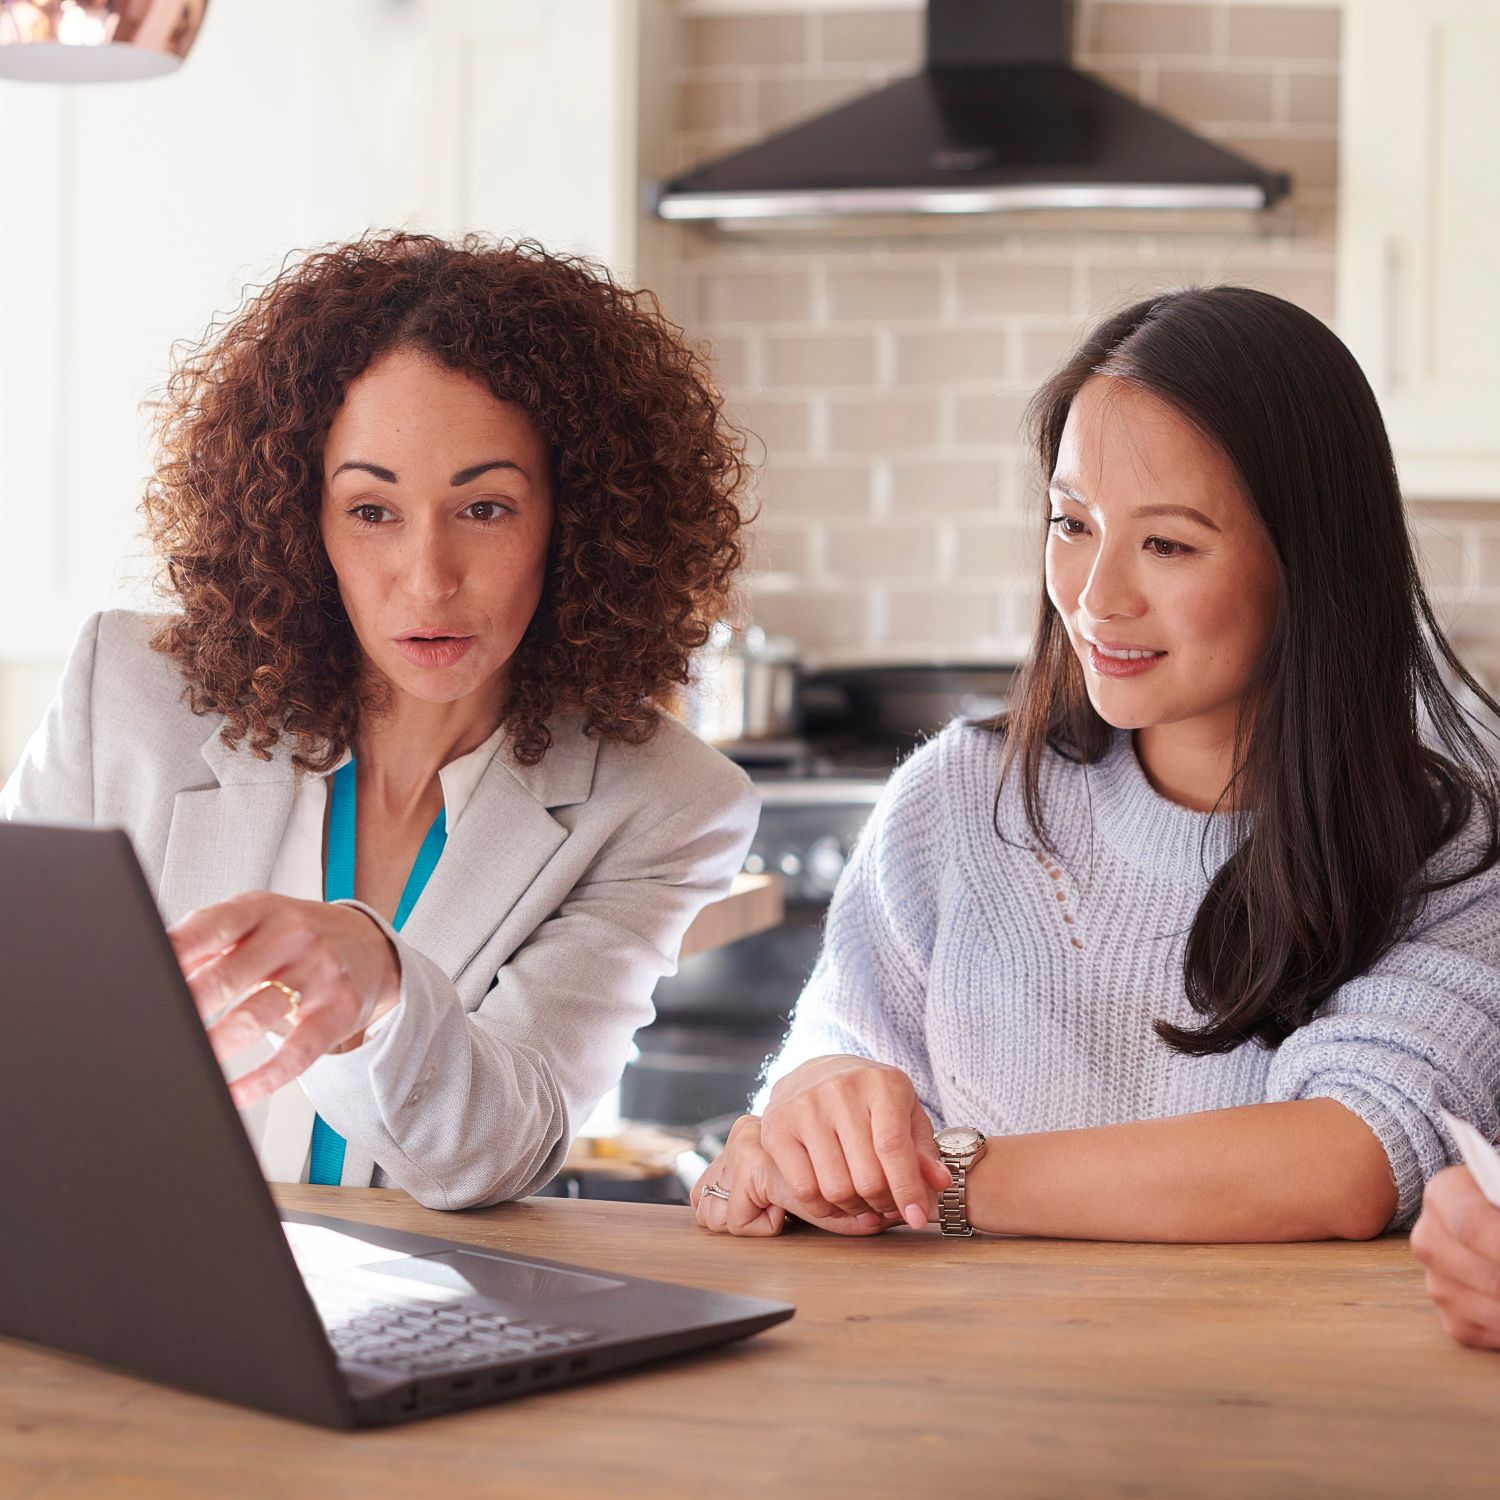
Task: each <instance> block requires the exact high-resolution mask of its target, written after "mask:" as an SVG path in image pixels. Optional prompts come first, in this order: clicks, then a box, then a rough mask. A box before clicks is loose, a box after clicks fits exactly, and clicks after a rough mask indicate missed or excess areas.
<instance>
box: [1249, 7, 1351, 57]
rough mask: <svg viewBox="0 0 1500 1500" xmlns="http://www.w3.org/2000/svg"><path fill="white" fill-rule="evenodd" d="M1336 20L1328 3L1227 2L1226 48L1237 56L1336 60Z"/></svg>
mask: <svg viewBox="0 0 1500 1500" xmlns="http://www.w3.org/2000/svg"><path fill="white" fill-rule="evenodd" d="M1340 20H1341V17H1340V15H1339V10H1338V7H1337V6H1332V5H1329V6H1316V7H1312V8H1308V7H1304V6H1300V5H1231V6H1230V7H1229V27H1228V32H1227V43H1228V48H1229V51H1230V53H1231V54H1234V55H1237V56H1240V57H1266V58H1295V59H1298V60H1302V59H1308V58H1311V59H1316V60H1317V61H1319V62H1337V61H1338V55H1339V29H1340Z"/></svg>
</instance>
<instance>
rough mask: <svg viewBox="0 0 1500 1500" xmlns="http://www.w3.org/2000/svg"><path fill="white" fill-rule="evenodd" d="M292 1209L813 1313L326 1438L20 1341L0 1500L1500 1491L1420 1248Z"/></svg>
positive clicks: (327, 1200) (667, 1215) (356, 1201)
mask: <svg viewBox="0 0 1500 1500" xmlns="http://www.w3.org/2000/svg"><path fill="white" fill-rule="evenodd" d="M277 1193H278V1196H279V1197H280V1198H281V1199H282V1201H283V1202H284V1203H286V1204H287V1205H289V1206H293V1207H298V1208H308V1209H314V1210H318V1211H322V1212H331V1213H339V1214H343V1215H345V1216H347V1217H350V1218H360V1219H365V1220H368V1221H369V1222H371V1223H379V1224H387V1225H392V1226H396V1227H399V1228H403V1229H415V1230H421V1231H426V1232H428V1233H438V1234H442V1235H447V1236H450V1237H453V1238H458V1239H466V1240H471V1241H473V1242H475V1243H483V1244H487V1245H493V1246H497V1247H505V1248H510V1249H518V1250H524V1251H532V1252H535V1253H536V1254H539V1255H544V1256H549V1257H553V1258H556V1259H560V1260H574V1261H579V1262H582V1263H583V1264H586V1265H594V1266H599V1267H602V1268H606V1269H610V1270H617V1271H626V1272H632V1273H636V1274H640V1275H645V1276H658V1277H665V1278H668V1279H673V1280H679V1281H684V1282H690V1283H695V1284H698V1285H701V1286H713V1287H720V1288H723V1289H726V1290H731V1291H741V1292H746V1293H751V1294H754V1295H759V1296H765V1297H772V1298H779V1299H784V1300H787V1301H792V1302H795V1303H797V1304H798V1312H797V1316H796V1317H795V1318H794V1319H792V1321H791V1322H789V1323H785V1324H782V1325H781V1326H779V1327H777V1328H773V1329H771V1330H769V1331H767V1332H766V1333H763V1334H760V1335H758V1336H757V1337H755V1338H753V1339H751V1340H748V1341H747V1342H745V1343H743V1344H740V1345H732V1346H729V1347H728V1348H725V1349H721V1350H719V1351H716V1352H710V1353H707V1354H702V1355H697V1356H693V1357H691V1358H688V1359H682V1360H678V1361H676V1362H670V1363H667V1364H663V1365H659V1366H654V1367H649V1368H644V1369H641V1370H638V1371H636V1372H635V1373H633V1374H627V1375H625V1376H620V1377H615V1378H612V1379H609V1380H605V1381H601V1382H599V1383H598V1384H596V1385H589V1386H580V1387H575V1388H573V1389H571V1390H564V1391H557V1392H554V1393H551V1394H544V1395H538V1396H532V1397H529V1398H525V1399H522V1400H519V1401H515V1402H511V1403H509V1404H503V1405H499V1406H492V1407H487V1408H484V1409H481V1410H476V1411H470V1412H465V1413H461V1414H458V1415H453V1416H446V1417H438V1418H435V1419H432V1420H430V1421H425V1422H419V1423H416V1424H414V1425H412V1426H409V1427H403V1428H388V1429H383V1430H379V1431H372V1432H364V1433H337V1432H326V1431H322V1430H320V1429H317V1428H311V1427H304V1426H302V1425H300V1424H298V1423H294V1422H288V1421H281V1420H278V1419H276V1418H273V1417H267V1416H262V1415H260V1414H259V1413H257V1412H252V1411H245V1410H241V1409H239V1408H236V1407H230V1406H225V1405H221V1404H219V1403H217V1402H213V1401H209V1400H207V1399H203V1398H199V1397H194V1396H188V1395H183V1394H179V1393H177V1392H174V1391H170V1390H166V1389H163V1388H159V1387H155V1386H151V1385H147V1384H144V1383H142V1382H140V1381H137V1380H134V1379H131V1378H129V1377H126V1376H124V1375H117V1374H114V1373H112V1372H109V1371H105V1370H103V1369H100V1368H97V1367H95V1366H92V1365H90V1364H87V1363H86V1362H83V1361H80V1360H75V1359H71V1358H68V1357H64V1356H60V1355H55V1354H51V1353H48V1352H45V1351H42V1350H39V1349H35V1348H33V1347H31V1346H27V1345H21V1344H17V1343H12V1342H8V1341H4V1340H0V1497H3V1500H80V1497H85V1496H87V1497H94V1496H150V1497H153V1500H156V1497H163V1500H175V1497H192V1500H205V1497H212V1500H265V1497H267V1496H270V1497H274V1500H292V1497H300V1496H308V1497H319V1500H337V1497H349V1500H385V1497H392V1500H394V1497H397V1496H400V1497H402V1500H408V1497H412V1496H417V1497H421V1500H449V1497H454V1496H470V1495H482V1496H509V1495H514V1496H525V1497H527V1500H568V1497H575V1496H608V1497H611V1500H614V1497H634V1496H643V1497H644V1496H651V1497H653V1500H659V1497H666V1496H678V1495H683V1496H699V1495H702V1496H754V1497H756V1500H783V1497H785V1496H789V1495H796V1496H801V1495H808V1496H814V1495H816V1496H825V1497H831V1500H842V1497H844V1496H857V1497H861V1500H864V1497H870V1496H882V1497H884V1496H903V1497H916V1500H926V1497H929V1496H931V1497H943V1496H949V1495H962V1496H985V1497H990V1496H1003V1497H1028V1496H1036V1497H1043V1496H1045V1497H1049V1500H1060V1497H1068V1496H1080V1497H1081V1496H1088V1497H1090V1500H1094V1497H1111V1496H1120V1497H1124V1496H1137V1497H1143V1500H1172V1497H1184V1500H1187V1497H1191V1500H1217V1497H1220V1496H1252V1495H1253V1496H1267V1497H1270V1496H1274V1497H1276V1500H1301V1497H1306V1496H1341V1497H1348V1500H1355V1497H1358V1500H1370V1497H1377V1496H1400V1497H1402V1500H1432V1497H1445V1496H1455V1497H1457V1496H1464V1497H1470V1496H1477V1495H1482V1494H1493V1493H1496V1492H1497V1490H1500V1355H1491V1354H1482V1353H1478V1352H1475V1351H1472V1350H1465V1349H1461V1348H1459V1347H1457V1346H1456V1345H1454V1344H1452V1343H1450V1342H1449V1341H1448V1340H1447V1338H1446V1337H1445V1336H1444V1335H1443V1334H1442V1332H1441V1331H1440V1329H1439V1327H1438V1324H1437V1321H1436V1319H1435V1317H1434V1316H1433V1313H1432V1311H1431V1308H1430V1307H1429V1305H1428V1304H1427V1302H1426V1300H1425V1298H1424V1296H1423V1292H1422V1282H1421V1275H1420V1271H1419V1269H1418V1268H1417V1266H1416V1264H1415V1263H1414V1262H1413V1261H1412V1259H1411V1258H1410V1255H1409V1253H1408V1250H1407V1246H1406V1243H1405V1241H1404V1240H1400V1239H1395V1240H1382V1241H1377V1242H1375V1243H1373V1244H1358V1245H1345V1244H1325V1245H1270V1246H1264V1245H1255V1246H1242V1247H1228V1248H1225V1247H1200V1246H1149V1245H1097V1244H1080V1243H1070V1242H1050V1241H1043V1240H1003V1239H980V1238H976V1239H973V1240H967V1241H964V1240H955V1241H944V1240H942V1239H940V1238H939V1237H938V1236H937V1235H936V1234H935V1233H934V1232H928V1233H926V1234H917V1233H913V1232H911V1231H909V1230H906V1229H901V1230H897V1231H893V1232H892V1233H889V1234H887V1235H885V1236H883V1237H880V1238H877V1239H872V1240H857V1241H846V1240H837V1239H834V1238H832V1237H830V1236H825V1235H820V1234H818V1233H816V1232H813V1231H803V1232H799V1233H796V1234H792V1235H789V1236H787V1237H785V1238H784V1239H781V1240H730V1239H717V1238H711V1237H709V1236H707V1235H704V1234H702V1233H701V1232H700V1231H699V1230H698V1229H697V1228H696V1226H695V1225H694V1223H693V1221H692V1217H691V1215H690V1214H689V1213H688V1211H687V1210H686V1209H677V1208H662V1207H647V1206H642V1205H637V1204H619V1203H590V1202H576V1201H575V1202H569V1201H565V1200H560V1199H532V1200H529V1201H527V1202H524V1203H519V1204H511V1205H508V1206H505V1207H502V1208H498V1209H489V1210H484V1211H480V1212H473V1213H463V1214H452V1215H444V1214H439V1213H435V1212H429V1211H426V1210H423V1209H421V1208H418V1207H416V1206H415V1205H414V1204H413V1203H412V1201H411V1200H410V1199H409V1198H407V1196H406V1195H405V1194H404V1193H398V1192H390V1191H378V1190H374V1189H368V1190H354V1189H342V1190H341V1189H337V1188H312V1187H288V1188H278V1189H277ZM226 1293H227V1294H229V1295H232V1288H226Z"/></svg>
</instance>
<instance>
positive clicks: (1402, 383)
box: [1337, 0, 1500, 499]
mask: <svg viewBox="0 0 1500 1500" xmlns="http://www.w3.org/2000/svg"><path fill="white" fill-rule="evenodd" d="M1497 65H1500V0H1348V5H1347V8H1346V11H1345V16H1344V58H1343V85H1342V86H1343V108H1342V119H1341V122H1340V146H1339V149H1340V196H1339V263H1338V314H1337V318H1338V327H1339V330H1340V332H1341V333H1342V335H1343V337H1344V338H1345V339H1346V340H1347V342H1348V343H1349V345H1350V347H1351V348H1352V349H1353V350H1354V352H1355V354H1356V355H1357V356H1358V357H1359V360H1360V363H1361V364H1362V366H1363V367H1364V370H1365V373H1366V374H1367V375H1368V376H1369V378H1370V381H1371V383H1372V385H1373V386H1374V387H1375V393H1376V395H1377V396H1378V397H1379V399H1380V403H1381V407H1382V410H1383V411H1384V412H1385V416H1386V421H1387V423H1388V424H1389V427H1390V431H1391V438H1392V442H1393V444H1394V447H1395V450H1396V459H1397V463H1398V465H1399V467H1400V470H1401V477H1402V483H1403V487H1404V489H1405V490H1406V493H1407V494H1408V495H1411V496H1413V497H1455V498H1480V497H1483V498H1490V499H1493V498H1495V497H1496V496H1500V416H1497V413H1500V357H1497V355H1500V276H1497V265H1500V172H1497V171H1496V169H1495V165H1494V160H1495V159H1494V155H1493V153H1494V151H1495V148H1496V142H1497V140H1500V89H1497V87H1496V83H1495V73H1496V67H1497Z"/></svg>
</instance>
